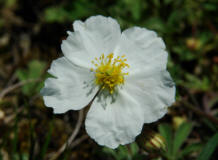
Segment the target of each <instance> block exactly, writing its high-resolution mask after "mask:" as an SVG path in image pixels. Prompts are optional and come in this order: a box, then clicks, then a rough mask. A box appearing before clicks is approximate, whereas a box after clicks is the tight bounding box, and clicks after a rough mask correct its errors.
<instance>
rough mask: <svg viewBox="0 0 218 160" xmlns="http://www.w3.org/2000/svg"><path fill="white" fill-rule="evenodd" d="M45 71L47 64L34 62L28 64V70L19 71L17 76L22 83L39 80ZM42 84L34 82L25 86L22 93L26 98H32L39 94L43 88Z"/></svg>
mask: <svg viewBox="0 0 218 160" xmlns="http://www.w3.org/2000/svg"><path fill="white" fill-rule="evenodd" d="M44 69H45V63H43V62H40V61H37V60H34V61H31V62H30V63H29V64H28V68H27V69H18V70H17V71H16V75H17V77H18V79H19V80H20V81H21V82H24V81H27V80H33V81H34V80H37V79H39V78H40V77H42V74H43V71H44ZM42 85H43V83H42V82H32V83H27V84H25V85H23V87H22V93H23V94H24V95H26V96H31V95H33V94H34V93H38V92H39V90H40V89H41V88H42Z"/></svg>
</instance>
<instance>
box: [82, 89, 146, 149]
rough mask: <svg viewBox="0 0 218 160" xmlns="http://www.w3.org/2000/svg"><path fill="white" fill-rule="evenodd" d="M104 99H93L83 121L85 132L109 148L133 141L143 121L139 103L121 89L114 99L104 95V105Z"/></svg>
mask: <svg viewBox="0 0 218 160" xmlns="http://www.w3.org/2000/svg"><path fill="white" fill-rule="evenodd" d="M103 97H104V95H103ZM98 98H101V96H100V97H98ZM104 100H105V99H104V98H103V99H95V100H94V102H93V104H92V106H91V108H90V110H89V112H88V114H87V118H86V121H85V126H86V131H87V133H88V134H89V135H90V136H91V137H92V138H93V139H94V140H95V141H96V142H97V143H98V144H100V145H104V146H107V147H110V148H116V147H118V145H119V144H122V145H124V144H128V143H131V142H133V141H134V140H135V137H136V136H137V135H139V134H140V132H141V130H142V126H143V123H144V117H143V112H142V110H141V107H140V106H139V104H138V103H137V102H136V101H135V100H134V99H133V98H132V97H130V96H128V94H127V93H126V92H124V91H123V90H120V91H119V93H118V94H117V95H116V96H115V101H114V99H113V98H111V96H108V97H106V104H107V105H106V106H105V104H104Z"/></svg>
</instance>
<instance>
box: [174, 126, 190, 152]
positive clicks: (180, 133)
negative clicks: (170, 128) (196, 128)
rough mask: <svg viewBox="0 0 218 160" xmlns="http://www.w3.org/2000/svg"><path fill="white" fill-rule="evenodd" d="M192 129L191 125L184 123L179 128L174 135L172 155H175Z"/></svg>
mask: <svg viewBox="0 0 218 160" xmlns="http://www.w3.org/2000/svg"><path fill="white" fill-rule="evenodd" d="M191 129H192V125H191V123H188V122H185V123H183V124H181V125H180V126H179V128H178V129H177V131H176V133H175V138H174V141H173V154H174V155H176V154H177V152H178V150H179V148H180V147H181V146H182V144H183V143H184V142H185V140H186V138H187V137H188V135H189V134H190V132H191Z"/></svg>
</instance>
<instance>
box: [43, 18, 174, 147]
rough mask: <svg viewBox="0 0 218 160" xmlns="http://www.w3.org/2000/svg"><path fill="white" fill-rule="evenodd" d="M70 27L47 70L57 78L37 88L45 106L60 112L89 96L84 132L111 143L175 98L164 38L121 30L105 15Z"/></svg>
mask: <svg viewBox="0 0 218 160" xmlns="http://www.w3.org/2000/svg"><path fill="white" fill-rule="evenodd" d="M73 28H74V32H67V33H68V35H69V36H68V37H67V39H66V40H64V41H63V43H62V45H61V48H62V51H63V54H64V57H62V58H59V59H57V60H54V61H53V63H52V65H51V68H50V69H49V70H48V72H49V73H50V74H52V75H53V76H55V78H48V79H47V80H46V81H45V86H44V88H43V89H42V91H41V93H42V95H43V98H44V102H45V105H46V106H48V107H52V108H53V109H54V113H64V112H66V111H68V110H79V109H82V108H83V107H85V106H87V105H88V104H89V103H90V102H91V101H92V100H93V103H92V105H91V107H90V109H89V111H88V113H87V117H86V121H85V127H86V131H87V133H88V134H89V135H90V136H91V137H92V138H93V139H94V140H95V141H96V142H97V143H98V144H100V145H104V146H107V147H110V148H116V147H118V145H120V144H122V145H124V144H127V143H131V142H133V141H134V140H135V137H136V136H137V135H139V134H140V132H141V130H142V126H143V124H144V123H151V122H154V121H156V120H158V119H159V118H161V117H162V116H163V115H164V114H165V113H166V112H167V106H170V105H171V104H172V103H173V102H174V101H175V85H174V83H173V81H172V79H171V77H170V75H169V73H168V72H167V71H166V64H167V52H166V50H165V44H164V42H163V40H162V39H161V38H159V37H158V36H157V34H156V33H155V32H153V31H150V30H147V29H145V28H140V27H132V28H129V29H127V30H124V31H123V32H122V33H121V30H120V26H119V24H118V23H117V21H116V20H114V19H113V18H110V17H103V16H93V17H90V18H88V19H87V20H86V21H85V22H82V21H75V22H74V23H73ZM98 91H99V92H98ZM95 96H96V97H95Z"/></svg>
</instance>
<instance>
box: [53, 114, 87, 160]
mask: <svg viewBox="0 0 218 160" xmlns="http://www.w3.org/2000/svg"><path fill="white" fill-rule="evenodd" d="M82 121H83V110H80V111H79V118H78V121H77V123H76V127H75V130H74V131H73V133H72V134H71V136H70V138H69V139H68V140H67V142H65V143H64V144H63V145H62V146H61V148H60V149H59V150H58V151H57V152H55V153H52V156H51V159H50V160H56V159H57V158H58V157H59V156H60V155H61V153H63V152H64V150H65V149H66V147H67V146H71V145H73V144H74V146H76V143H80V141H83V139H84V138H86V137H83V139H82V140H81V139H80V140H79V139H78V140H77V142H76V141H75V142H74V143H73V144H71V143H72V141H73V140H74V139H75V137H76V136H77V134H78V133H79V130H80V128H81V126H82ZM81 138H82V137H81ZM74 146H73V147H74ZM71 147H72V146H71Z"/></svg>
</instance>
